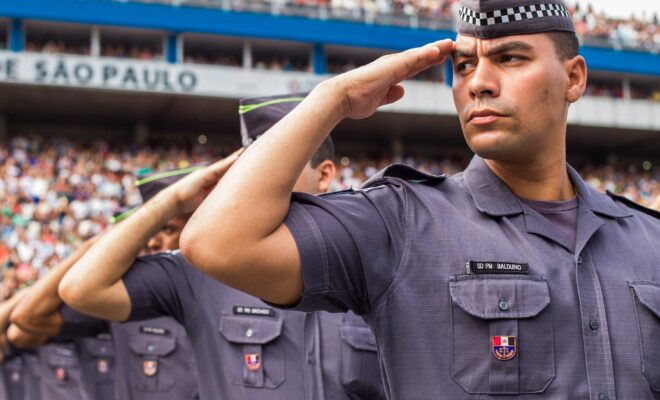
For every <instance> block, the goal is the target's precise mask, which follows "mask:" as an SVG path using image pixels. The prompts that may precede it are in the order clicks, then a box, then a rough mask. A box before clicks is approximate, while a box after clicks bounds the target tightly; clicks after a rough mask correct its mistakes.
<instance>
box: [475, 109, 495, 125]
mask: <svg viewBox="0 0 660 400" xmlns="http://www.w3.org/2000/svg"><path fill="white" fill-rule="evenodd" d="M502 117H504V115H503V114H501V113H498V112H497V111H493V110H490V109H487V108H486V109H482V110H474V111H472V112H471V113H470V115H469V116H468V123H470V124H473V125H488V124H492V123H493V122H495V121H497V120H498V119H500V118H502Z"/></svg>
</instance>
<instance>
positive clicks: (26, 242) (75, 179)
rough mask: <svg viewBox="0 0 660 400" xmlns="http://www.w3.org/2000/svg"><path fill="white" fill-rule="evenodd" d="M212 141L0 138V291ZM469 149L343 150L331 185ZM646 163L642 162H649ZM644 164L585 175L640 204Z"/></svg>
mask: <svg viewBox="0 0 660 400" xmlns="http://www.w3.org/2000/svg"><path fill="white" fill-rule="evenodd" d="M216 150H217V149H214V148H212V147H210V146H208V147H207V146H203V147H194V148H192V150H186V149H182V148H175V147H172V148H150V147H141V148H137V147H136V146H120V147H111V146H110V145H109V144H108V143H106V142H103V141H98V142H95V143H94V144H92V145H90V146H83V145H81V144H77V143H72V142H68V141H66V140H62V139H51V140H44V139H43V138H41V137H38V136H35V137H29V138H26V137H14V138H12V139H11V140H10V141H9V142H8V143H5V144H0V198H2V199H3V201H2V203H1V205H0V207H1V209H0V268H1V269H0V271H2V275H1V276H2V280H3V283H2V288H1V289H2V296H3V298H5V299H6V298H8V297H10V296H11V295H12V294H13V293H14V292H15V290H16V289H17V288H19V287H22V286H24V285H26V284H30V283H31V282H34V281H35V280H37V279H38V277H39V276H42V275H43V274H44V273H45V272H46V271H47V270H48V269H49V268H50V267H52V266H54V265H56V264H57V263H58V262H59V261H61V260H62V259H64V258H65V257H66V256H67V255H68V254H70V253H71V251H72V250H73V249H74V248H76V247H77V246H79V245H80V244H81V243H82V242H83V241H84V240H86V239H88V238H90V237H91V236H93V235H95V234H97V233H99V232H101V231H102V230H103V229H105V228H106V227H107V226H108V225H109V220H110V218H111V217H112V215H113V214H114V213H116V212H117V211H118V210H119V209H120V208H121V207H125V206H128V207H133V206H136V205H137V204H139V202H140V196H139V193H138V191H137V190H136V188H135V185H134V181H135V178H136V176H137V175H139V174H144V173H148V172H152V171H164V170H170V169H174V168H181V167H186V166H189V165H193V164H203V163H207V162H209V161H211V160H215V159H217V157H218V155H219V153H224V154H226V153H228V151H229V150H230V149H222V150H224V151H221V152H216ZM469 160H470V157H469V156H468V155H459V156H451V157H438V158H429V157H407V158H404V159H397V158H394V157H390V156H385V157H373V156H371V157H370V156H357V157H355V156H351V157H349V156H343V157H339V158H338V160H337V166H338V174H337V181H336V182H335V184H334V189H336V190H341V189H347V188H350V187H359V186H361V185H362V183H363V182H364V181H365V180H367V179H368V178H370V177H371V176H373V175H374V174H375V173H376V172H378V171H379V170H380V169H382V168H384V167H386V166H387V165H389V164H392V163H394V162H400V163H405V164H408V165H412V166H415V167H417V168H420V169H421V170H423V171H426V172H429V173H432V174H454V173H456V172H459V171H461V170H463V169H464V168H465V167H466V166H467V164H468V162H469ZM647 167H648V168H647ZM644 168H646V170H640V169H635V168H634V167H625V166H616V167H615V166H613V165H600V166H597V165H588V166H586V167H585V168H582V169H581V172H582V174H583V176H584V178H585V180H586V181H587V182H588V183H589V184H591V185H593V186H594V187H596V188H597V189H598V190H600V191H605V190H611V191H613V192H616V193H619V194H623V195H624V196H627V197H629V198H630V199H632V200H634V201H637V202H640V203H642V204H646V205H651V203H652V202H653V201H654V200H656V199H660V167H655V168H651V166H650V165H646V166H645V167H644Z"/></svg>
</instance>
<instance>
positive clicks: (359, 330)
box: [339, 323, 385, 400]
mask: <svg viewBox="0 0 660 400" xmlns="http://www.w3.org/2000/svg"><path fill="white" fill-rule="evenodd" d="M339 336H340V337H341V340H342V346H341V371H340V380H341V384H342V386H343V387H344V389H345V390H346V392H347V393H348V397H349V398H350V399H355V400H357V399H374V400H376V399H385V394H384V393H383V389H382V384H381V379H380V367H379V364H378V353H377V352H376V338H375V337H374V335H373V333H372V332H371V330H370V329H369V328H368V327H366V326H359V325H354V324H351V323H343V324H341V325H340V326H339Z"/></svg>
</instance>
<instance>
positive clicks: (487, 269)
mask: <svg viewBox="0 0 660 400" xmlns="http://www.w3.org/2000/svg"><path fill="white" fill-rule="evenodd" d="M466 267H467V273H468V274H529V264H527V263H514V262H503V261H469V262H468V263H467V265H466Z"/></svg>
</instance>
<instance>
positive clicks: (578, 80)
mask: <svg viewBox="0 0 660 400" xmlns="http://www.w3.org/2000/svg"><path fill="white" fill-rule="evenodd" d="M564 65H565V66H566V73H567V74H568V87H567V88H566V101H567V102H568V103H575V102H576V101H578V100H579V99H580V97H582V94H583V93H584V90H585V88H586V87H587V63H586V61H584V57H582V56H575V57H573V58H571V59H570V60H567V61H566V62H565V63H564Z"/></svg>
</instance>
